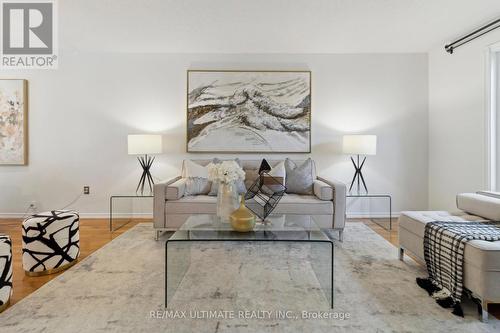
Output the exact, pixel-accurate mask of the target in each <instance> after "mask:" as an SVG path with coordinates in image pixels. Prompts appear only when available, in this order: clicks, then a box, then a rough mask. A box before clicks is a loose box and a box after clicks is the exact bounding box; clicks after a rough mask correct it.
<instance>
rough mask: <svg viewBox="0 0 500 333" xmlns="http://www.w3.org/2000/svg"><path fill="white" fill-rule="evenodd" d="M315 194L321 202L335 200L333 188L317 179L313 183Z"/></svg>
mask: <svg viewBox="0 0 500 333" xmlns="http://www.w3.org/2000/svg"><path fill="white" fill-rule="evenodd" d="M313 192H314V195H315V196H316V197H317V198H318V199H320V200H324V201H331V200H333V188H332V187H331V186H330V185H328V184H327V183H325V182H324V181H321V180H319V179H316V180H315V181H314V183H313Z"/></svg>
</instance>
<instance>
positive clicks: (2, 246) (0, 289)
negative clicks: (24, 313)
mask: <svg viewBox="0 0 500 333" xmlns="http://www.w3.org/2000/svg"><path fill="white" fill-rule="evenodd" d="M10 296H12V241H11V240H10V237H9V236H7V235H0V312H2V311H3V310H5V309H6V308H7V306H9V300H10Z"/></svg>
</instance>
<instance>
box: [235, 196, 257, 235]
mask: <svg viewBox="0 0 500 333" xmlns="http://www.w3.org/2000/svg"><path fill="white" fill-rule="evenodd" d="M229 219H230V221H231V227H232V228H233V229H234V230H235V231H239V232H248V231H252V230H253V228H254V227H255V215H253V214H252V212H251V211H250V209H248V208H247V207H246V206H245V196H244V195H242V196H241V203H240V207H239V208H238V209H237V210H235V211H234V212H233V213H232V214H231V215H230V216H229Z"/></svg>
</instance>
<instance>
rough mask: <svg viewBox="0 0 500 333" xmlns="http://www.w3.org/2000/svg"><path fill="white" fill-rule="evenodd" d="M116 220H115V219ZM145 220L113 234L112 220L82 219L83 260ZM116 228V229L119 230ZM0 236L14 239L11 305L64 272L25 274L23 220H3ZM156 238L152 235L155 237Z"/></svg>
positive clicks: (81, 250) (81, 254)
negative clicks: (34, 275) (5, 235)
mask: <svg viewBox="0 0 500 333" xmlns="http://www.w3.org/2000/svg"><path fill="white" fill-rule="evenodd" d="M113 221H115V220H113ZM144 221H145V220H135V221H131V222H130V223H128V224H125V225H124V226H123V227H121V228H120V229H118V230H117V231H114V232H110V231H109V225H108V220H106V219H82V220H81V221H80V257H79V259H80V260H81V259H83V258H85V257H87V256H88V255H89V254H91V253H92V252H94V251H96V250H98V249H100V248H101V247H103V246H104V245H106V244H107V243H109V242H110V241H112V240H113V239H114V238H116V237H118V236H119V235H121V234H123V233H124V232H125V231H127V230H129V229H130V228H132V227H133V226H135V225H136V224H137V223H140V222H144ZM146 221H147V220H146ZM116 222H117V223H116V225H117V227H118V226H120V224H124V222H123V221H118V220H117V221H116ZM115 228H116V227H115ZM0 234H7V235H9V236H10V237H11V239H12V257H13V258H12V264H13V277H12V280H13V281H12V286H13V289H14V292H13V294H12V298H11V300H10V305H11V306H12V305H14V304H16V303H17V302H19V301H20V300H21V299H23V298H24V297H26V296H28V295H29V294H31V293H32V292H34V291H35V290H37V289H38V288H40V287H41V286H43V285H44V284H45V283H47V282H49V281H50V280H52V279H53V278H55V277H56V276H58V275H59V274H62V273H63V272H60V273H55V274H51V275H45V276H38V277H29V276H26V275H25V274H24V270H23V262H22V239H21V220H19V219H0ZM151 237H152V235H151Z"/></svg>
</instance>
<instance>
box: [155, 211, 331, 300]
mask: <svg viewBox="0 0 500 333" xmlns="http://www.w3.org/2000/svg"><path fill="white" fill-rule="evenodd" d="M314 219H315V217H314V216H311V215H286V214H285V215H282V214H281V215H274V214H271V215H269V216H268V220H269V222H270V223H268V224H263V223H257V224H256V225H255V229H254V230H253V231H250V232H236V231H233V229H232V228H231V225H230V224H229V223H223V222H222V221H221V220H220V219H219V218H218V217H217V216H215V215H206V214H196V215H192V216H190V217H189V218H188V219H187V221H186V222H184V224H183V225H182V226H181V227H180V228H179V229H178V230H177V231H176V232H175V233H174V234H173V235H172V236H171V237H170V238H169V239H168V240H167V241H166V242H165V307H166V308H169V303H170V301H171V300H172V299H173V297H174V295H175V294H176V293H177V292H178V289H179V287H180V285H181V282H182V280H183V279H184V276H185V275H186V273H187V272H188V270H189V267H190V266H191V248H192V246H193V245H194V244H196V243H199V242H202V243H206V242H244V243H247V244H249V245H250V246H252V247H259V246H260V245H262V244H263V243H265V242H288V243H306V244H308V246H309V249H310V256H308V258H309V260H310V264H311V268H312V271H313V273H314V275H315V276H316V279H317V281H318V286H317V287H318V288H315V289H313V290H309V292H314V293H315V294H318V296H319V297H320V299H321V298H324V300H325V301H326V302H325V303H324V304H325V308H326V305H328V307H329V308H331V309H333V302H334V249H335V246H334V243H335V241H334V240H332V239H330V238H329V237H328V236H327V235H326V234H325V233H324V231H323V230H321V229H320V228H319V226H318V225H317V224H316V222H315V221H314ZM221 260H224V258H221ZM321 294H322V295H321ZM181 297H182V296H181ZM319 304H321V303H319Z"/></svg>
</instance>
